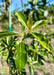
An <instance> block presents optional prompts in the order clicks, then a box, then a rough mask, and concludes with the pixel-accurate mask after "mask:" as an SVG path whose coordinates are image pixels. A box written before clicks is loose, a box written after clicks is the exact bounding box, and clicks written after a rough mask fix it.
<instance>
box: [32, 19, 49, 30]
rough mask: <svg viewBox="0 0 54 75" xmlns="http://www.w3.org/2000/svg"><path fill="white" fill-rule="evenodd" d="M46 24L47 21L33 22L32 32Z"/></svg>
mask: <svg viewBox="0 0 54 75" xmlns="http://www.w3.org/2000/svg"><path fill="white" fill-rule="evenodd" d="M48 22H49V21H48V20H40V21H37V22H35V24H34V25H33V26H32V30H34V29H37V28H39V27H41V26H44V25H47V24H48Z"/></svg>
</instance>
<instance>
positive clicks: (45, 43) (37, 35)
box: [31, 32, 52, 52]
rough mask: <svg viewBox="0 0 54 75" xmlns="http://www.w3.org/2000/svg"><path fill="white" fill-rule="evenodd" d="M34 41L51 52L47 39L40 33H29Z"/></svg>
mask: <svg viewBox="0 0 54 75" xmlns="http://www.w3.org/2000/svg"><path fill="white" fill-rule="evenodd" d="M31 34H32V35H33V36H34V37H35V38H36V39H38V41H39V43H40V44H41V45H42V46H43V47H44V48H46V49H47V50H48V51H51V50H50V47H49V41H48V39H47V38H46V37H45V36H44V35H42V34H41V33H38V32H33V33H31ZM51 52H52V51H51Z"/></svg>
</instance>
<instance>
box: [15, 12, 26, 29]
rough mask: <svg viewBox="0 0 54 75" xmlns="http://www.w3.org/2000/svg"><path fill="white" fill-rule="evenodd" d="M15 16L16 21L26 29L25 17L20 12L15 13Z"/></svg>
mask: <svg viewBox="0 0 54 75" xmlns="http://www.w3.org/2000/svg"><path fill="white" fill-rule="evenodd" d="M15 15H16V16H17V17H18V20H19V21H20V22H21V23H22V25H24V26H25V27H26V28H27V22H26V19H25V16H24V15H23V14H22V12H17V13H15Z"/></svg>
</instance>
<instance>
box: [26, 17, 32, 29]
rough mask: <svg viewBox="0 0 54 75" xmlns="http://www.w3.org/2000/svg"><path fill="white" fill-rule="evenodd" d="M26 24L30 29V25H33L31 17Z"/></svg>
mask: <svg viewBox="0 0 54 75" xmlns="http://www.w3.org/2000/svg"><path fill="white" fill-rule="evenodd" d="M27 25H28V28H29V29H30V30H31V28H32V25H33V20H32V19H31V18H29V19H28V21H27Z"/></svg>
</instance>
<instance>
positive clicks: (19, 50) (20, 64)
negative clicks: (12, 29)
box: [15, 42, 27, 71]
mask: <svg viewBox="0 0 54 75" xmlns="http://www.w3.org/2000/svg"><path fill="white" fill-rule="evenodd" d="M26 63H27V55H26V51H25V44H24V42H21V43H19V44H18V45H17V46H16V51H15V64H16V67H17V68H18V69H19V71H21V70H22V69H23V68H24V66H25V65H26Z"/></svg>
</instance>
